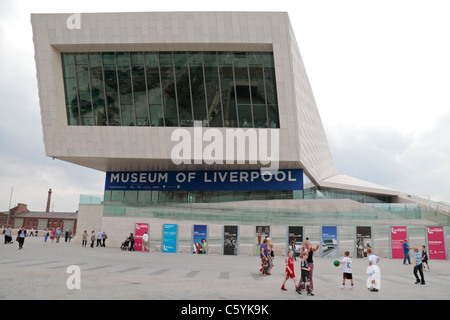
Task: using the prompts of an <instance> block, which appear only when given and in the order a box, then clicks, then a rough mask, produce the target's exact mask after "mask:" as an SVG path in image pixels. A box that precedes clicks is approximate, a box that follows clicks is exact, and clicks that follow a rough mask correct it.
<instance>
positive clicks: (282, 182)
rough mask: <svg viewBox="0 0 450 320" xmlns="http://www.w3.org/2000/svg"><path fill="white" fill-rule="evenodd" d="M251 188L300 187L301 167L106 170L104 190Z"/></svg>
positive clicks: (265, 189) (296, 188)
mask: <svg viewBox="0 0 450 320" xmlns="http://www.w3.org/2000/svg"><path fill="white" fill-rule="evenodd" d="M108 190H155V191H156V190H159V191H234V190H242V191H251V190H261V191H269V190H303V170H302V169H280V170H278V171H277V172H276V173H274V174H262V173H261V171H260V170H221V171H142V172H107V173H106V182H105V191H108Z"/></svg>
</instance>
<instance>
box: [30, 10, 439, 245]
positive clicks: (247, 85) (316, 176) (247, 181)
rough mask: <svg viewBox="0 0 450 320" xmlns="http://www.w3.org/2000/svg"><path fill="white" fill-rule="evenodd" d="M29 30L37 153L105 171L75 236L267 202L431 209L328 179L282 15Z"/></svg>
mask: <svg viewBox="0 0 450 320" xmlns="http://www.w3.org/2000/svg"><path fill="white" fill-rule="evenodd" d="M31 22H32V27H33V41H34V46H35V60H36V68H37V80H38V88H39V101H40V108H41V119H42V120H41V121H42V128H43V137H44V145H45V152H46V155H47V156H49V157H52V158H54V159H59V160H62V161H67V162H71V163H73V164H76V165H81V166H85V167H88V168H92V169H95V170H99V171H102V172H105V191H104V194H103V195H102V197H101V200H100V201H98V202H95V201H94V202H90V203H89V204H86V203H83V201H81V202H80V208H79V216H78V230H84V229H87V230H88V231H90V230H91V229H93V228H94V229H101V230H104V229H110V230H114V232H110V234H111V233H113V234H114V235H116V236H117V240H116V241H117V242H118V241H119V237H122V235H126V234H128V233H129V232H128V231H126V230H129V229H130V228H131V229H132V227H130V226H133V225H134V224H135V223H137V222H141V221H143V220H145V221H149V222H150V223H160V224H162V223H164V219H175V220H176V221H178V222H180V221H181V222H184V221H187V220H195V219H197V220H198V219H200V220H202V219H203V220H204V221H208V219H210V220H211V221H215V222H217V223H219V224H220V223H228V222H229V221H227V220H226V219H225V218H223V216H221V213H223V211H221V210H219V209H217V208H219V207H220V205H222V206H223V205H228V207H230V206H232V207H233V210H237V211H239V212H240V213H239V215H238V216H239V217H238V218H234V220H233V222H235V221H238V222H239V221H244V220H245V217H246V214H247V213H248V208H251V207H252V204H255V203H256V204H258V205H259V206H262V207H264V206H266V205H267V206H269V207H270V203H273V201H277V202H276V203H277V208H278V209H280V208H281V209H283V208H284V209H286V210H290V209H295V208H299V207H301V203H302V202H301V201H311V200H329V201H328V202H327V203H326V204H325V202H323V203H324V206H325V207H324V209H321V210H323V211H327V210H330V209H329V207H327V206H329V205H330V204H331V205H332V206H333V207H336V206H338V207H339V204H340V203H341V202H339V201H334V202H333V200H343V199H346V200H349V201H352V202H354V203H358V204H357V205H355V206H358V208H360V207H359V205H361V204H373V203H413V204H416V205H418V204H420V205H430V203H428V202H427V200H426V199H420V198H418V197H412V196H411V195H407V194H404V193H402V192H399V191H397V190H393V189H391V188H388V187H383V186H379V185H376V184H373V183H370V182H367V181H363V180H360V179H357V178H353V177H349V176H346V175H344V174H341V173H339V172H338V171H337V169H336V167H335V165H334V162H333V159H332V155H331V152H330V148H329V145H328V142H327V138H326V135H325V130H324V127H323V124H322V122H321V118H320V114H319V111H318V108H317V106H316V103H315V100H314V96H313V92H312V88H311V85H310V83H309V81H308V77H307V74H306V71H305V66H304V64H303V61H302V58H301V55H300V51H299V47H298V44H297V42H296V39H295V35H294V32H293V29H292V26H291V23H290V21H289V16H288V14H287V13H286V12H130V13H128V12H126V13H67V14H33V15H32V16H31ZM330 201H331V202H330ZM303 203H305V204H306V203H307V202H303ZM308 203H310V202H308ZM346 205H348V203H347V204H346ZM202 210H206V211H208V214H209V213H211V212H214V211H215V210H219V213H218V215H216V216H214V217H211V216H203V217H202V218H200V217H198V216H196V214H198V213H199V212H202ZM443 210H448V208H444V209H443ZM206 211H205V212H206ZM180 212H183V214H180ZM205 214H206V213H205ZM269 215H270V214H269ZM174 217H175V218H174ZM236 219H237V220H236ZM273 223H277V222H273ZM127 228H128V229H127ZM186 228H188V227H186ZM158 232H159V231H158ZM158 232H157V233H158ZM113 237H114V236H113Z"/></svg>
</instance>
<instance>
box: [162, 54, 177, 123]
mask: <svg viewBox="0 0 450 320" xmlns="http://www.w3.org/2000/svg"><path fill="white" fill-rule="evenodd" d="M159 63H160V72H161V86H162V93H163V95H162V97H163V106H164V117H165V121H166V122H165V126H166V127H178V126H179V124H178V111H177V101H176V99H177V97H176V89H175V80H174V69H173V60H172V52H161V53H160V54H159Z"/></svg>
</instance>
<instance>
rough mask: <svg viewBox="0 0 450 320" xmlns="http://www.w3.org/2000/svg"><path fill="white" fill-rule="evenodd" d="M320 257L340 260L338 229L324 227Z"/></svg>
mask: <svg viewBox="0 0 450 320" xmlns="http://www.w3.org/2000/svg"><path fill="white" fill-rule="evenodd" d="M320 242H321V246H322V247H321V250H320V257H328V258H339V246H338V234H337V227H335V226H323V227H322V236H321V241H320Z"/></svg>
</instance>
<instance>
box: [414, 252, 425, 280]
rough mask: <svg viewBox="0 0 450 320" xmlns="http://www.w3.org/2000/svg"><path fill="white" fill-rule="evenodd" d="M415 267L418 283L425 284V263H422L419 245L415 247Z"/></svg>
mask: <svg viewBox="0 0 450 320" xmlns="http://www.w3.org/2000/svg"><path fill="white" fill-rule="evenodd" d="M413 251H414V269H413V273H414V276H415V277H416V284H418V283H420V284H422V285H424V284H425V278H424V277H423V264H422V254H421V253H420V252H419V248H418V247H414V249H413ZM417 272H419V274H420V279H419V277H418V276H417Z"/></svg>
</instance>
